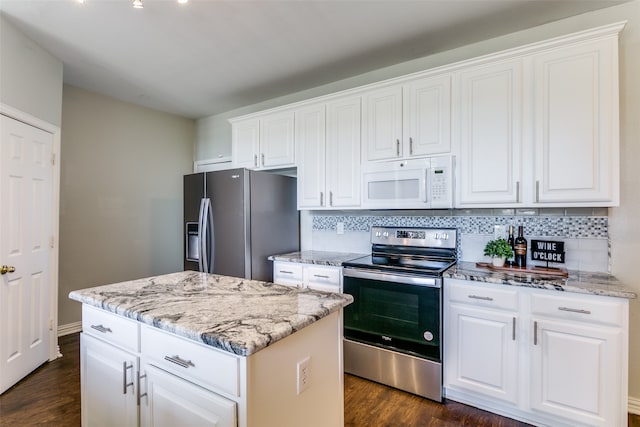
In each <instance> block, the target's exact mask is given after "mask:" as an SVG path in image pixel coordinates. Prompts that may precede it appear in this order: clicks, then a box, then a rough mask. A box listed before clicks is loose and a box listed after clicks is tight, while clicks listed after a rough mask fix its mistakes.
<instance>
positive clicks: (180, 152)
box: [58, 85, 195, 325]
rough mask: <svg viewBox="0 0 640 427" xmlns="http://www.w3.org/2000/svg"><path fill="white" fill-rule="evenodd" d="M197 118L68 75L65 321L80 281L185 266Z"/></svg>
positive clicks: (74, 313)
mask: <svg viewBox="0 0 640 427" xmlns="http://www.w3.org/2000/svg"><path fill="white" fill-rule="evenodd" d="M194 140H195V122H194V121H193V120H190V119H185V118H181V117H178V116H173V115H170V114H166V113H161V112H158V111H154V110H150V109H147V108H143V107H138V106H135V105H132V104H127V103H124V102H121V101H117V100H115V99H112V98H108V97H105V96H102V95H99V94H96V93H92V92H87V91H85V90H82V89H78V88H75V87H73V86H69V85H65V86H64V90H63V100H62V144H61V145H62V149H61V158H62V161H61V183H60V187H61V188H60V199H61V204H60V274H59V289H60V291H59V301H58V307H59V324H60V325H65V324H68V323H72V322H77V321H79V320H80V304H79V303H77V302H74V301H71V300H69V299H68V294H69V292H70V291H72V290H75V289H81V288H87V287H91V286H97V285H101V284H107V283H114V282H118V281H122V280H129V279H135V278H140V277H146V276H151V275H156V274H162V273H169V272H173V271H179V270H182V238H183V237H182V236H183V233H182V176H183V175H184V174H187V173H191V172H192V168H193V163H192V162H193V143H194Z"/></svg>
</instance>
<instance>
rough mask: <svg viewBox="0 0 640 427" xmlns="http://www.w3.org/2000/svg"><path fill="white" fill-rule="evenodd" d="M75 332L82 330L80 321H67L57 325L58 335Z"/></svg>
mask: <svg viewBox="0 0 640 427" xmlns="http://www.w3.org/2000/svg"><path fill="white" fill-rule="evenodd" d="M76 332H82V322H73V323H67V324H66V325H59V326H58V336H59V337H63V336H65V335H70V334H75V333H76Z"/></svg>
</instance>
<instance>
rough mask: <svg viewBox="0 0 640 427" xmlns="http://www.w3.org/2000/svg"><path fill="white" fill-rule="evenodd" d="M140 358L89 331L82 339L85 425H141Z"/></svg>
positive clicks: (81, 374)
mask: <svg viewBox="0 0 640 427" xmlns="http://www.w3.org/2000/svg"><path fill="white" fill-rule="evenodd" d="M137 372H138V357H137V356H136V355H133V354H131V353H129V352H127V351H124V350H121V349H119V348H117V347H115V346H113V345H110V344H107V343H105V342H103V341H101V340H99V339H97V338H93V337H92V336H90V335H87V334H86V333H83V334H82V339H81V340H80V378H81V393H82V403H81V405H82V425H83V426H85V427H87V426H121V427H135V426H137V425H138V405H137V402H136V396H137V388H136V381H135V375H136V373H137Z"/></svg>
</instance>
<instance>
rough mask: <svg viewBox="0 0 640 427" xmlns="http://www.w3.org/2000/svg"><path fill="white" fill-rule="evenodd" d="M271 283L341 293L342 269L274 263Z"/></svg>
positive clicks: (287, 262) (284, 262)
mask: <svg viewBox="0 0 640 427" xmlns="http://www.w3.org/2000/svg"><path fill="white" fill-rule="evenodd" d="M273 282H274V283H277V284H279V285H286V286H299V287H302V288H310V289H314V290H317V291H325V292H342V267H337V266H332V265H317V264H305V263H297V262H289V261H274V262H273Z"/></svg>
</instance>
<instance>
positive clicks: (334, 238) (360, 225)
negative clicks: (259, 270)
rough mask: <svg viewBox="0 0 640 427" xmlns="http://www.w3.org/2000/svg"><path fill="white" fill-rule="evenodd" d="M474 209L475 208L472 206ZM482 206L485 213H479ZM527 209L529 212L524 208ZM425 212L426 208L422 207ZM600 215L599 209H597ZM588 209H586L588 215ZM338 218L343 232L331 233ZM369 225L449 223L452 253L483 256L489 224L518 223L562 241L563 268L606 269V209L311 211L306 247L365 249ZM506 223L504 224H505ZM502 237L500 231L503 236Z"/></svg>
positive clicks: (534, 234)
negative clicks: (454, 244) (454, 241)
mask: <svg viewBox="0 0 640 427" xmlns="http://www.w3.org/2000/svg"><path fill="white" fill-rule="evenodd" d="M478 211H480V212H478ZM483 211H488V214H482V213H484V212H483ZM530 211H533V212H530ZM425 212H427V211H425ZM603 213H604V214H605V215H602V214H603ZM589 214H591V215H589ZM338 223H341V226H342V227H344V234H337V229H338ZM374 225H387V226H403V227H451V228H457V229H458V259H459V260H462V261H471V262H475V261H485V260H486V259H485V257H484V255H483V250H484V246H485V244H486V242H487V241H488V240H490V239H493V238H494V226H496V225H505V226H508V225H513V226H515V227H516V230H517V226H518V225H522V226H524V235H525V238H526V239H527V240H528V241H529V242H530V241H531V239H537V238H542V239H547V240H556V241H562V242H564V243H565V252H566V262H565V264H564V265H563V267H564V268H568V269H571V270H582V271H603V272H606V271H609V252H610V250H609V219H608V217H607V216H606V210H604V212H603V210H593V211H591V210H580V211H579V212H572V210H568V209H567V210H562V209H559V210H557V209H554V210H548V212H547V210H542V209H541V210H539V211H538V210H537V209H533V210H527V211H526V212H522V211H519V210H513V209H504V210H501V211H500V214H495V212H494V211H492V210H471V211H465V210H456V211H436V214H433V215H424V214H422V212H419V213H411V214H403V215H394V214H389V213H376V212H372V211H368V212H367V211H365V212H354V213H345V212H332V213H323V212H314V213H313V214H312V223H311V227H312V231H311V240H312V241H311V245H308V244H307V245H306V246H307V249H313V250H327V251H337V252H359V253H368V252H370V250H371V244H370V234H369V233H370V230H371V226H374ZM507 229H508V227H507ZM505 238H506V236H505Z"/></svg>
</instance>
